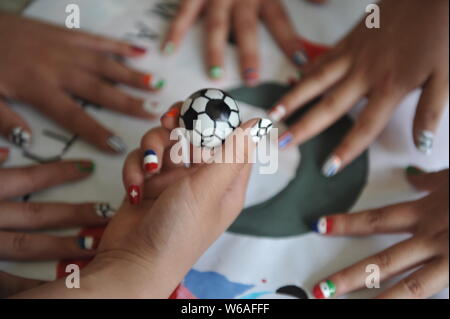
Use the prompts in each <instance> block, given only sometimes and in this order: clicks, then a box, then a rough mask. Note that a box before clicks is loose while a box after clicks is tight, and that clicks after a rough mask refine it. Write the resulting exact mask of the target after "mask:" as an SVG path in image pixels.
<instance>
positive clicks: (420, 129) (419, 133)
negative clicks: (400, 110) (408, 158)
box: [413, 76, 448, 155]
mask: <svg viewBox="0 0 450 319" xmlns="http://www.w3.org/2000/svg"><path fill="white" fill-rule="evenodd" d="M447 100H448V77H447V78H444V79H442V78H441V77H440V76H432V77H431V78H430V79H429V80H428V81H427V82H426V83H425V85H424V86H423V91H422V95H421V97H420V100H419V104H418V105H417V109H416V115H415V117H414V126H413V136H414V142H415V144H416V147H417V148H418V149H419V151H421V152H422V153H424V154H427V155H429V154H431V152H432V149H433V142H434V134H435V132H436V129H437V127H438V125H439V120H440V119H441V116H442V113H443V111H444V110H445V108H446V106H447V103H446V101H447Z"/></svg>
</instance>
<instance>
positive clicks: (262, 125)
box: [250, 119, 273, 143]
mask: <svg viewBox="0 0 450 319" xmlns="http://www.w3.org/2000/svg"><path fill="white" fill-rule="evenodd" d="M272 128H273V123H272V121H271V120H269V119H259V120H258V123H256V124H255V125H254V126H253V127H252V128H251V130H250V135H251V137H252V140H253V142H255V143H258V142H259V141H260V140H261V139H262V138H263V137H264V136H266V135H267V134H269V132H270V131H271V130H272Z"/></svg>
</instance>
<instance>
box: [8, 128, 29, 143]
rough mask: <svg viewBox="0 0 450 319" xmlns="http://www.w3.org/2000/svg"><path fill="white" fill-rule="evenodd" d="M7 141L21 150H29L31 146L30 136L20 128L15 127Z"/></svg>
mask: <svg viewBox="0 0 450 319" xmlns="http://www.w3.org/2000/svg"><path fill="white" fill-rule="evenodd" d="M9 140H10V142H11V143H13V144H14V145H16V146H18V147H21V148H29V147H30V144H31V134H30V133H29V132H27V131H25V130H24V129H23V128H22V127H19V126H17V127H15V128H13V129H12V131H11V133H10V134H9Z"/></svg>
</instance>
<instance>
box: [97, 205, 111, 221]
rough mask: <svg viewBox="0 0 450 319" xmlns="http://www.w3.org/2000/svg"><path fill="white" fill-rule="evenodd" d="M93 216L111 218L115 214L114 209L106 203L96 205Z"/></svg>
mask: <svg viewBox="0 0 450 319" xmlns="http://www.w3.org/2000/svg"><path fill="white" fill-rule="evenodd" d="M95 214H96V215H97V216H100V217H103V218H105V219H109V218H112V217H113V216H114V215H115V214H116V209H115V208H113V207H111V205H109V204H108V203H98V204H96V205H95Z"/></svg>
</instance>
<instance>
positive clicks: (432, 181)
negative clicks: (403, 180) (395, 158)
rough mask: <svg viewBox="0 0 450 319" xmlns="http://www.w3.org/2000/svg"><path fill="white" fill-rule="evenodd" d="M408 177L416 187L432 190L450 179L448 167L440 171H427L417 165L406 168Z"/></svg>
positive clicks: (422, 189)
mask: <svg viewBox="0 0 450 319" xmlns="http://www.w3.org/2000/svg"><path fill="white" fill-rule="evenodd" d="M406 177H407V179H408V181H409V182H410V183H411V185H412V186H414V187H415V188H416V189H418V190H421V191H427V192H432V191H435V190H436V189H438V188H439V187H440V186H441V185H442V184H443V183H445V182H446V181H448V169H446V170H442V171H439V172H432V173H426V172H425V171H424V170H422V169H421V168H418V167H416V166H408V167H407V168H406Z"/></svg>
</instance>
